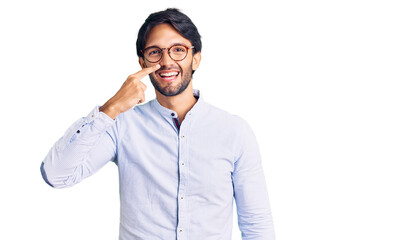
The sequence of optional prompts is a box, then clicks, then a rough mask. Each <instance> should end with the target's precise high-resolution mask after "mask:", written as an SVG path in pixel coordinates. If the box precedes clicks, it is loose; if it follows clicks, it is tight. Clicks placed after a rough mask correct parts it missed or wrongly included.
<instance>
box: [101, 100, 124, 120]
mask: <svg viewBox="0 0 409 240" xmlns="http://www.w3.org/2000/svg"><path fill="white" fill-rule="evenodd" d="M99 111H100V112H103V113H105V114H106V115H108V116H109V117H110V118H112V119H113V120H115V118H116V117H117V116H118V115H119V114H120V112H119V111H118V110H117V108H116V107H115V106H114V105H112V104H109V103H108V102H107V103H105V104H104V105H102V106H101V107H100V108H99Z"/></svg>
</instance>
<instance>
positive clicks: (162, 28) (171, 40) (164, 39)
mask: <svg viewBox="0 0 409 240" xmlns="http://www.w3.org/2000/svg"><path fill="white" fill-rule="evenodd" d="M175 43H182V44H185V45H187V46H190V45H191V43H190V41H189V40H187V39H186V38H184V37H183V36H182V35H180V33H178V32H177V31H176V29H174V28H173V27H172V25H170V24H167V23H162V24H159V25H157V26H155V27H154V28H152V30H151V31H150V32H149V34H148V38H147V39H146V44H145V48H147V47H151V46H158V47H162V48H163V47H169V46H171V45H173V44H175Z"/></svg>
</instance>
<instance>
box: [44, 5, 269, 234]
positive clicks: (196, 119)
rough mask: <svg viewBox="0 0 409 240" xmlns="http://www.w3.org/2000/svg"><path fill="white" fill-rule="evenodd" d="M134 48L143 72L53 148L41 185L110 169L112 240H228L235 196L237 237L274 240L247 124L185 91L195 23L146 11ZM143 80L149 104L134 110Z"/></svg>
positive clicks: (173, 12)
mask: <svg viewBox="0 0 409 240" xmlns="http://www.w3.org/2000/svg"><path fill="white" fill-rule="evenodd" d="M136 45H137V52H138V56H139V64H140V66H141V67H142V68H143V69H142V70H141V71H139V72H137V73H135V74H132V75H130V76H129V77H128V78H127V79H126V81H125V82H124V84H123V85H122V87H121V88H120V89H119V91H118V92H117V93H116V94H115V95H114V96H113V97H112V98H111V99H109V100H108V101H107V102H106V103H105V104H104V105H103V106H101V107H100V106H96V107H95V108H94V109H93V110H92V111H91V112H90V114H89V115H88V116H87V117H85V118H80V119H79V120H77V121H76V122H75V123H74V124H73V125H72V126H71V127H70V128H69V129H68V130H67V131H66V132H65V134H64V136H63V137H62V138H61V139H59V140H58V141H57V142H56V143H55V144H54V146H53V147H52V148H51V150H50V152H49V153H48V155H47V156H46V158H45V159H44V161H43V163H42V165H41V173H42V176H43V178H44V180H45V181H46V182H47V183H48V184H49V185H51V186H52V187H55V188H64V187H69V186H72V185H74V184H76V183H79V182H80V181H81V180H82V179H84V178H86V177H88V176H90V175H92V174H93V173H95V172H96V171H98V170H99V169H100V168H101V167H102V166H104V165H105V164H106V163H108V162H110V161H113V162H115V163H116V165H117V166H118V170H119V179H120V204H121V213H120V215H121V218H120V231H119V239H123V240H134V239H143V240H146V239H152V240H157V239H165V240H169V239H189V240H206V239H222V240H227V239H231V231H232V211H233V199H235V200H236V205H237V213H238V221H239V228H240V230H241V232H242V239H259V240H261V239H265V240H271V239H274V231H273V223H272V217H271V211H270V206H269V198H268V193H267V188H266V184H265V178H264V173H263V169H262V165H261V159H260V155H259V150H258V146H257V143H256V139H255V137H254V135H253V133H252V131H251V129H250V127H249V126H248V124H247V123H246V122H245V121H244V120H242V119H241V118H239V117H236V116H232V115H230V114H228V113H226V112H224V111H222V110H220V109H218V108H215V107H213V106H211V105H209V104H207V103H206V102H205V101H204V100H203V97H202V96H201V95H200V92H199V91H198V90H194V89H193V87H192V75H193V73H194V71H195V70H196V69H197V68H198V67H199V64H200V60H201V46H202V44H201V40H200V35H199V32H198V31H197V28H196V26H195V25H194V24H193V23H192V21H191V20H190V19H189V18H188V17H187V16H186V15H185V14H183V13H181V12H180V11H178V10H177V9H167V10H165V11H161V12H157V13H153V14H151V15H150V16H149V17H148V18H147V19H146V21H145V23H144V24H143V25H142V27H141V29H140V31H139V34H138V39H137V43H136ZM148 74H149V78H150V80H151V82H152V85H153V86H154V88H155V93H156V99H154V100H151V101H149V102H148V103H146V104H143V105H137V104H140V103H142V102H144V101H145V97H144V91H145V89H146V85H145V84H143V83H142V82H141V79H142V78H143V77H145V76H147V75H148ZM135 105H136V106H135Z"/></svg>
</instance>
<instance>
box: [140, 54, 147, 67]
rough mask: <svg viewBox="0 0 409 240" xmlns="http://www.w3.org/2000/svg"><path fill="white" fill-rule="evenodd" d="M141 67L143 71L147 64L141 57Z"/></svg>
mask: <svg viewBox="0 0 409 240" xmlns="http://www.w3.org/2000/svg"><path fill="white" fill-rule="evenodd" d="M139 65H140V66H141V68H142V69H143V68H146V63H145V61H144V60H143V58H142V57H139Z"/></svg>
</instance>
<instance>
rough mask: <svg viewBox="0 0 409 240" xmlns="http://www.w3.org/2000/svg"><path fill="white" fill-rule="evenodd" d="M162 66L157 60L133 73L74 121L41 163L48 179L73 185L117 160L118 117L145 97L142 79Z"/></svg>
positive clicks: (52, 183)
mask: <svg viewBox="0 0 409 240" xmlns="http://www.w3.org/2000/svg"><path fill="white" fill-rule="evenodd" d="M159 68H160V65H159V64H157V65H154V66H151V67H146V68H144V69H142V70H140V71H138V72H136V73H134V74H131V75H129V76H128V78H127V79H126V81H125V82H124V83H123V84H122V87H121V88H120V89H119V91H118V92H117V93H116V94H115V95H114V96H113V97H112V98H111V99H109V100H108V101H107V102H106V103H105V104H104V105H103V106H102V107H100V108H99V107H98V106H97V107H95V108H94V110H93V111H92V112H91V113H90V114H89V115H88V116H87V117H86V118H81V119H78V120H77V121H76V122H75V123H74V124H73V125H71V127H70V128H69V129H68V130H67V131H66V132H65V134H64V136H63V137H62V138H60V139H59V140H58V141H57V142H56V143H55V144H54V146H53V147H52V148H51V150H50V151H49V153H48V154H47V156H46V158H45V159H44V161H43V162H42V164H41V167H40V169H41V175H42V176H43V179H44V180H45V181H46V183H48V184H49V185H50V186H52V187H55V188H64V187H69V186H72V185H74V184H76V183H79V182H80V181H81V180H82V179H84V178H86V177H88V176H90V175H92V174H93V173H95V172H96V171H98V170H99V169H100V168H101V167H102V166H104V165H105V164H106V163H107V162H109V161H113V160H115V157H116V149H117V139H118V121H117V119H116V117H117V116H118V115H119V114H121V113H123V112H125V111H127V110H129V109H130V108H131V107H133V106H135V104H138V103H142V102H144V101H145V93H144V91H145V90H146V85H145V84H144V83H142V82H141V79H142V78H143V77H145V76H146V75H148V74H150V73H152V72H154V71H156V70H158V69H159ZM114 123H116V124H115V125H114Z"/></svg>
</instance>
